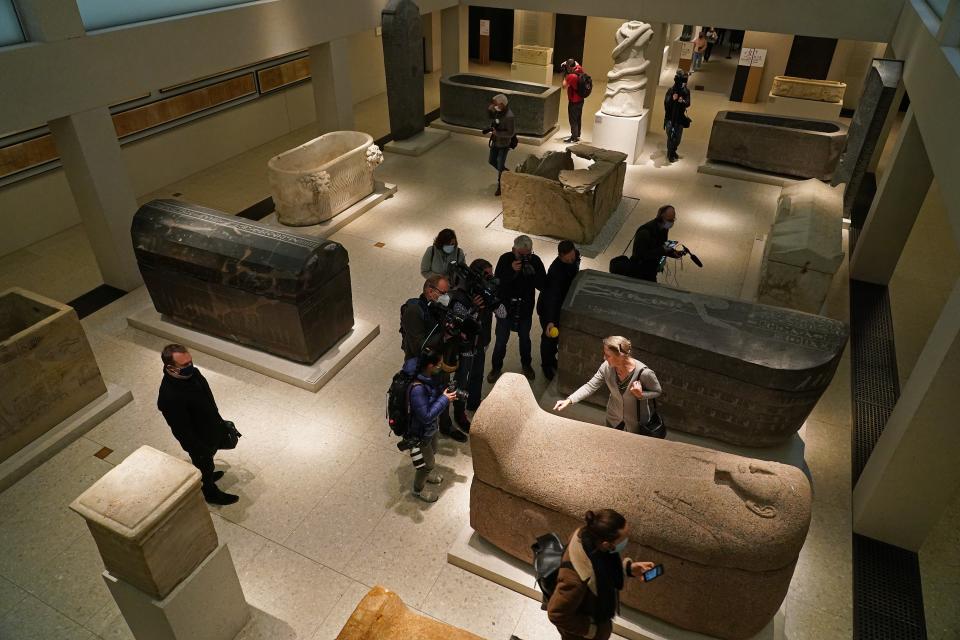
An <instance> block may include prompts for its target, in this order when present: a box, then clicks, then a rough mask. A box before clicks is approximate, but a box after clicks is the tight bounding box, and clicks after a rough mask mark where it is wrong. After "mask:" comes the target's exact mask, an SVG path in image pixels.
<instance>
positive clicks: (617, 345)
mask: <svg viewBox="0 0 960 640" xmlns="http://www.w3.org/2000/svg"><path fill="white" fill-rule="evenodd" d="M632 350H633V345H632V344H630V341H629V340H627V339H626V338H624V337H623V336H609V337H607V338H604V339H603V364H601V365H600V368H599V369H597V372H596V373H595V374H594V375H593V377H592V378H591V379H590V380H589V381H588V382H587V383H586V384H585V385H583V386H582V387H580V388H579V389H577V390H576V391H574V392H573V393H571V394H570V396H569V397H568V398H567V399H566V400H560V401H558V402H557V404H556V405H554V407H553V409H554V411H563V410H564V409H566V408H567V407H569V406H570V405H571V404H575V403H577V402H580V401H581V400H584V399H586V398H588V397H589V396H590V395H592V394H593V393H595V392H596V391H599V390H600V387H602V386H603V385H604V384H606V385H607V389H608V390H609V391H610V399H609V400H607V419H606V422H607V426H608V427H611V428H615V429H620V428H623V429H625V430H626V431H629V432H630V433H640V425H645V424H647V423H648V422H649V421H650V416H651V412H650V403H649V401H650V400H653V399H654V398H656V397H658V396H659V395H660V394H661V393H662V389H661V388H660V382H659V381H658V380H657V374H655V373H654V372H653V369H650V368H648V367H647V366H646V365H644V364H643V363H642V362H640V361H639V360H636V359H634V358H633V357H632V356H631V355H630V353H631V352H632Z"/></svg>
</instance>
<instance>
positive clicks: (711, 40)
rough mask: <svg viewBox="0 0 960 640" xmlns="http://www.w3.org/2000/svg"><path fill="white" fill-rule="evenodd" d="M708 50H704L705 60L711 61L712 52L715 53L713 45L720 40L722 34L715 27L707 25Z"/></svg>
mask: <svg viewBox="0 0 960 640" xmlns="http://www.w3.org/2000/svg"><path fill="white" fill-rule="evenodd" d="M705 35H706V38H707V50H706V51H704V52H703V61H704V62H710V54H711V53H713V47H714V45H716V44H717V42H719V41H720V34H718V33H717V30H716V29H715V28H714V27H707V33H706V34H705Z"/></svg>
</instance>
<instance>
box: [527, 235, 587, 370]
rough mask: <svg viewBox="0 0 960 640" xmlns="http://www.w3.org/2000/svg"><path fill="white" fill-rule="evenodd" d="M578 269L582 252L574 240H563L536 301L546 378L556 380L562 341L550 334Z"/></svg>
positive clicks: (541, 360) (542, 365) (542, 363)
mask: <svg viewBox="0 0 960 640" xmlns="http://www.w3.org/2000/svg"><path fill="white" fill-rule="evenodd" d="M579 270H580V252H579V251H578V250H577V247H576V245H574V244H573V243H572V242H571V241H569V240H564V241H563V242H561V243H560V246H558V247H557V257H556V258H554V259H553V262H552V263H551V264H550V269H549V270H548V271H547V279H546V283H545V284H544V287H543V293H541V294H540V298H539V299H538V300H537V315H538V316H539V317H540V326H541V328H542V329H543V335H542V336H540V366H541V367H542V368H543V375H544V376H546V378H547V380H553V376H554V374H556V372H557V346H558V343H559V341H560V340H559V336H558V335H551V334H553V333H556V331H558V330H559V328H560V307H562V306H563V300H564V298H566V297H567V292H568V291H569V290H570V285H571V284H573V279H574V278H575V277H577V272H578V271H579Z"/></svg>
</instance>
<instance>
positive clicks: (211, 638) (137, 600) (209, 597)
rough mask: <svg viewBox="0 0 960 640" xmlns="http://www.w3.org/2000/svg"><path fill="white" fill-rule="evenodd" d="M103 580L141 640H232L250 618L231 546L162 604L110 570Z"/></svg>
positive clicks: (223, 548)
mask: <svg viewBox="0 0 960 640" xmlns="http://www.w3.org/2000/svg"><path fill="white" fill-rule="evenodd" d="M103 580H104V582H106V583H107V588H108V589H109V590H110V593H111V594H112V595H113V599H114V600H115V601H116V603H117V607H119V609H120V613H121V614H123V619H124V620H125V621H126V622H127V626H129V627H130V631H131V632H133V637H134V638H136V640H232V638H234V637H236V635H237V634H238V633H240V630H241V629H243V626H244V625H245V624H246V623H247V620H248V619H249V618H250V609H249V607H248V606H247V603H246V600H244V597H243V589H242V588H241V586H240V579H239V578H238V577H237V570H236V569H235V568H234V566H233V559H232V558H231V556H230V550H229V549H228V548H227V545H225V544H222V545H220V546H219V547H217V549H216V551H214V552H213V553H211V554H210V555H209V556H208V557H207V558H206V560H204V561H203V562H202V563H201V564H200V565H199V566H198V567H197V568H196V569H194V570H193V571H192V572H191V573H190V575H189V576H187V577H186V578H185V579H184V580H183V581H182V582H181V583H180V584H179V585H178V586H177V588H176V589H174V590H173V591H172V592H171V593H170V594H169V595H168V596H167V597H166V598H163V599H162V600H160V599H155V598H152V597H151V596H149V595H147V594H145V593H143V592H142V591H140V590H139V589H137V588H136V587H134V586H133V585H131V584H128V583H127V582H125V581H124V580H122V579H120V578H117V577H116V576H114V575H113V574H111V573H110V572H109V571H104V572H103Z"/></svg>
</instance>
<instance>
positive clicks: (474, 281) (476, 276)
mask: <svg viewBox="0 0 960 640" xmlns="http://www.w3.org/2000/svg"><path fill="white" fill-rule="evenodd" d="M450 272H451V274H452V275H453V277H454V282H455V283H458V284H459V283H463V287H464V289H465V290H466V292H467V295H468V296H469V297H470V299H471V300H472V299H473V298H474V297H475V296H479V297H480V299H481V300H483V306H484V307H486V308H487V309H491V310H492V309H496V308H497V307H499V306H500V304H501V302H500V293H499V286H500V281H499V280H498V279H497V278H493V277H489V278H488V277H487V276H486V274H484V273H482V272H478V271H474V270H473V269H471V268H470V267H468V266H467V265H465V264H461V263H459V262H451V263H450Z"/></svg>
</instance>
